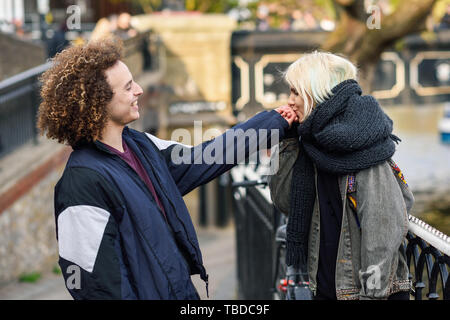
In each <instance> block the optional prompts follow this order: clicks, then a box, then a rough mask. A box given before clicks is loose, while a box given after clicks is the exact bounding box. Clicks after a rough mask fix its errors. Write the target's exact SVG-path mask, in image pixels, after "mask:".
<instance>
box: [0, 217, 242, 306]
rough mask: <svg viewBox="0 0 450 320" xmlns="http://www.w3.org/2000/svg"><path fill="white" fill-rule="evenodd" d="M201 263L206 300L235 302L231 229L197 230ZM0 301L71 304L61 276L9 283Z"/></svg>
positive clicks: (198, 282) (197, 279)
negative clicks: (57, 301)
mask: <svg viewBox="0 0 450 320" xmlns="http://www.w3.org/2000/svg"><path fill="white" fill-rule="evenodd" d="M197 235H198V240H199V243H200V248H201V249H202V254H203V262H204V265H205V268H206V270H207V272H208V274H209V300H235V299H237V280H236V264H235V262H236V250H235V233H234V226H233V225H232V224H231V225H230V226H228V227H226V228H223V229H219V228H214V227H209V228H197ZM192 281H193V283H194V285H195V287H196V288H197V291H198V293H199V295H200V297H201V299H207V297H206V289H205V283H204V282H203V281H202V280H201V279H200V277H199V276H198V275H194V276H192ZM0 300H72V297H71V296H70V294H69V293H68V291H67V289H66V287H65V286H64V280H63V277H62V276H61V275H57V274H54V273H47V274H43V275H42V277H41V279H40V280H38V281H37V282H35V283H23V282H18V281H17V282H12V283H9V284H7V285H4V286H2V287H0Z"/></svg>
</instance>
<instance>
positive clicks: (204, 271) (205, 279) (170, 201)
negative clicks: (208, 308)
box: [138, 146, 209, 297]
mask: <svg viewBox="0 0 450 320" xmlns="http://www.w3.org/2000/svg"><path fill="white" fill-rule="evenodd" d="M138 147H139V146H138ZM139 149H140V148H139ZM140 151H141V152H142V150H140ZM142 154H143V155H144V157H145V159H146V160H147V162H148V164H149V165H150V167H151V168H152V170H153V172H155V178H156V180H158V183H159V185H160V186H161V189H163V191H164V192H165V193H166V194H168V192H167V190H166V189H165V187H164V185H163V184H162V183H161V180H160V179H159V177H158V174H157V173H156V171H155V168H154V167H153V165H152V162H151V161H150V159H148V157H147V155H146V154H145V153H144V152H142ZM167 200H168V201H169V203H170V205H171V206H172V209H173V212H174V214H175V216H176V217H177V219H178V221H179V222H180V223H181V225H182V226H183V229H184V232H185V234H186V237H187V240H188V242H189V243H190V244H191V246H192V247H193V248H194V250H195V252H196V254H197V256H198V258H200V257H201V255H200V252H199V250H198V249H197V247H196V246H195V245H194V244H193V243H192V240H191V239H190V237H189V234H188V232H187V230H186V226H185V225H184V223H183V221H182V220H181V218H180V217H179V216H178V214H177V210H176V208H175V205H174V204H173V202H172V200H171V199H170V197H167ZM200 266H201V270H200V271H201V272H202V273H204V279H203V277H202V280H203V281H205V284H206V294H207V296H208V297H209V294H208V274H207V273H206V270H205V267H204V266H203V265H200Z"/></svg>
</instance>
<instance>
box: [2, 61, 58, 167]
mask: <svg viewBox="0 0 450 320" xmlns="http://www.w3.org/2000/svg"><path fill="white" fill-rule="evenodd" d="M49 67H50V63H46V64H43V65H40V66H37V67H35V68H32V69H30V70H27V71H25V72H22V73H20V74H17V75H15V76H13V77H11V78H8V79H6V80H3V81H2V82H0V158H1V157H2V156H4V155H6V154H8V153H10V152H12V151H14V149H16V148H18V147H20V146H22V145H24V144H26V143H28V142H30V141H33V142H34V143H37V136H38V132H37V128H36V114H37V110H38V107H39V89H40V85H39V76H40V75H41V74H42V73H43V72H44V71H45V70H47V69H48V68H49Z"/></svg>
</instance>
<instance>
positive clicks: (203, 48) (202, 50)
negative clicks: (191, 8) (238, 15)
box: [132, 14, 236, 138]
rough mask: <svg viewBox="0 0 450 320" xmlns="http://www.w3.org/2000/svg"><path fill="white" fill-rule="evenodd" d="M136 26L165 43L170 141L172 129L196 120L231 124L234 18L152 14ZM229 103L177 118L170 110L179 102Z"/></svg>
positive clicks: (162, 59) (163, 110)
mask: <svg viewBox="0 0 450 320" xmlns="http://www.w3.org/2000/svg"><path fill="white" fill-rule="evenodd" d="M132 22H133V26H134V27H136V28H137V29H139V30H140V31H142V32H144V31H148V30H151V32H152V40H151V41H153V43H155V39H158V41H160V42H161V48H160V49H159V50H158V57H157V59H158V66H159V68H160V72H161V73H162V74H163V79H162V85H163V91H165V92H167V94H166V97H165V102H166V105H165V106H160V114H159V119H160V131H159V134H160V136H161V137H163V138H169V131H170V128H176V127H192V125H193V121H194V120H203V121H204V123H205V124H211V123H220V124H230V123H232V122H233V121H234V118H233V117H232V116H231V115H232V108H231V57H230V48H231V34H232V31H233V30H234V29H235V27H236V23H235V21H234V20H232V19H231V18H229V17H228V16H226V15H221V14H205V15H202V14H198V15H180V14H172V15H170V14H169V15H165V14H153V15H140V16H135V17H133V21H132ZM180 101H181V102H198V101H202V102H203V101H204V102H214V103H216V102H217V103H225V106H226V107H225V108H223V109H222V110H219V111H216V112H197V113H195V114H176V115H171V114H169V112H168V106H169V105H170V104H171V103H174V102H180Z"/></svg>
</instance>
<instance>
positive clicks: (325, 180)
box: [317, 169, 343, 300]
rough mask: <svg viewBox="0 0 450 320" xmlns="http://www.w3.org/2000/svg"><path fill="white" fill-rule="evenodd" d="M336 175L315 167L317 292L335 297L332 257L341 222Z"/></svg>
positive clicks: (334, 253) (335, 252)
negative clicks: (317, 220)
mask: <svg viewBox="0 0 450 320" xmlns="http://www.w3.org/2000/svg"><path fill="white" fill-rule="evenodd" d="M338 178H339V176H338V175H334V174H331V173H328V172H325V171H320V170H319V169H318V170H317V191H318V193H319V208H320V248H319V265H318V270H317V296H318V297H320V298H323V299H334V300H336V299H337V297H336V282H335V273H336V259H337V251H338V246H339V236H340V233H341V224H342V209H343V208H342V199H341V194H340V191H339V183H338V181H339V180H338Z"/></svg>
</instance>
